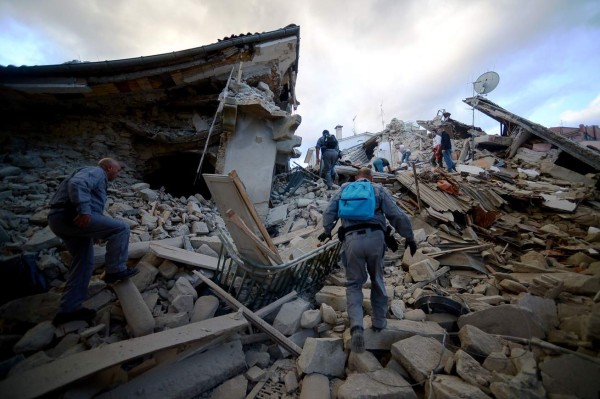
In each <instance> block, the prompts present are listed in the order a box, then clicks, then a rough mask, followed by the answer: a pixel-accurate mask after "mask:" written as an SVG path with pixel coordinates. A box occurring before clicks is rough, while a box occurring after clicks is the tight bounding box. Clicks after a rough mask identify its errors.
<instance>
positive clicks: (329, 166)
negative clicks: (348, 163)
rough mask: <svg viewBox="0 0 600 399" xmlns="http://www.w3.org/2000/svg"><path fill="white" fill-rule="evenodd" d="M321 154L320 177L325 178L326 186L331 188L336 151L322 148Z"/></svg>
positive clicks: (336, 156)
mask: <svg viewBox="0 0 600 399" xmlns="http://www.w3.org/2000/svg"><path fill="white" fill-rule="evenodd" d="M322 155H323V156H322V165H321V177H323V178H325V183H326V184H327V188H328V189H331V188H332V187H333V180H334V178H335V164H336V162H337V160H338V152H337V150H332V149H326V150H323V154H322Z"/></svg>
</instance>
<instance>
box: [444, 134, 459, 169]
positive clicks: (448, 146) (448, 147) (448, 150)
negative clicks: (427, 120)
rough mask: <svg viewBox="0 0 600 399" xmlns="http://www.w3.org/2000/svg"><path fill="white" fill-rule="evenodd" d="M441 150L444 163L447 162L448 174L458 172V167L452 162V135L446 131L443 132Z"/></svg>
mask: <svg viewBox="0 0 600 399" xmlns="http://www.w3.org/2000/svg"><path fill="white" fill-rule="evenodd" d="M441 148H442V156H443V157H444V161H445V162H446V167H447V168H448V172H456V167H455V165H454V162H453V161H452V142H451V141H450V135H449V134H448V132H447V131H445V130H442V143H441Z"/></svg>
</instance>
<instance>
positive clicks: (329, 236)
mask: <svg viewBox="0 0 600 399" xmlns="http://www.w3.org/2000/svg"><path fill="white" fill-rule="evenodd" d="M317 238H318V239H319V241H321V242H323V241H325V240H326V239H328V238H331V234H329V233H325V232H323V233H321V234H319V236H318V237H317Z"/></svg>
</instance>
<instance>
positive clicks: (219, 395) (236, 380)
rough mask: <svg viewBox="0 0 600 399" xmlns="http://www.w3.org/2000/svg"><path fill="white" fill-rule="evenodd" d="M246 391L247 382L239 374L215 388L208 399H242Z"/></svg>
mask: <svg viewBox="0 0 600 399" xmlns="http://www.w3.org/2000/svg"><path fill="white" fill-rule="evenodd" d="M247 390H248V380H247V379H246V377H244V375H243V374H240V375H238V376H237V377H233V378H231V379H229V380H227V381H225V382H224V383H222V384H221V385H219V386H218V387H216V388H215V389H214V390H213V391H212V393H211V394H210V399H244V398H245V397H246V391H247Z"/></svg>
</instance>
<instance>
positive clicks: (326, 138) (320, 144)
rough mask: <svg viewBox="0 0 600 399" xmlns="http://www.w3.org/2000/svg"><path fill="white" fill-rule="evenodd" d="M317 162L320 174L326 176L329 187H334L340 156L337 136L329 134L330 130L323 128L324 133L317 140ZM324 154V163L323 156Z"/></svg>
mask: <svg viewBox="0 0 600 399" xmlns="http://www.w3.org/2000/svg"><path fill="white" fill-rule="evenodd" d="M315 154H316V156H317V163H318V164H319V166H320V176H321V177H323V178H325V183H326V184H327V189H329V190H331V189H333V180H334V179H335V164H336V162H337V160H338V158H339V154H340V151H339V146H338V142H337V139H336V138H335V136H332V135H331V134H329V130H323V135H322V136H321V137H319V140H317V145H316V146H315ZM321 154H322V155H323V156H322V158H323V163H322V164H321V157H320V155H321Z"/></svg>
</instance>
